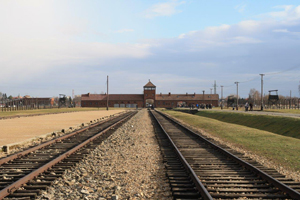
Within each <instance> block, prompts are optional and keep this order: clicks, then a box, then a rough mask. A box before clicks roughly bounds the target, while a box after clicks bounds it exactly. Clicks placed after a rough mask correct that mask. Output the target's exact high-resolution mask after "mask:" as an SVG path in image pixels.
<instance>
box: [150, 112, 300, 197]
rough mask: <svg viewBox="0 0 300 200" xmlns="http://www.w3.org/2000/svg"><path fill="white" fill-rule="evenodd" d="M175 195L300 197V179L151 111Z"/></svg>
mask: <svg viewBox="0 0 300 200" xmlns="http://www.w3.org/2000/svg"><path fill="white" fill-rule="evenodd" d="M151 113H152V116H153V119H154V123H155V124H156V126H155V127H156V137H157V139H158V141H159V143H160V145H161V151H162V154H163V156H164V162H165V166H166V169H167V176H168V177H169V182H170V186H171V188H172V193H173V197H174V199H239V198H240V199H300V193H299V191H300V183H299V182H295V181H294V180H291V179H288V178H285V176H283V175H281V174H279V173H278V172H277V171H275V170H274V169H268V168H266V167H263V166H261V165H260V164H258V163H256V162H255V161H253V160H251V159H249V158H247V157H244V156H243V155H242V154H238V153H236V152H235V153H233V152H231V151H230V150H228V149H224V148H221V147H219V146H217V145H215V144H214V143H212V142H211V141H209V140H207V139H206V138H204V137H202V136H200V135H198V134H196V133H194V132H193V131H191V130H189V129H188V128H187V127H184V126H183V125H181V124H180V123H179V122H177V121H175V120H173V119H171V118H169V117H167V116H166V115H164V114H163V113H160V112H157V111H151Z"/></svg>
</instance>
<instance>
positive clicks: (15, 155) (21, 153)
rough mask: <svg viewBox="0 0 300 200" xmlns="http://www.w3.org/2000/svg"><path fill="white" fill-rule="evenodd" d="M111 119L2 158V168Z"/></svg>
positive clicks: (0, 160)
mask: <svg viewBox="0 0 300 200" xmlns="http://www.w3.org/2000/svg"><path fill="white" fill-rule="evenodd" d="M116 117H118V116H116ZM116 117H114V118H116ZM114 118H111V119H114ZM111 119H106V120H103V121H100V122H98V123H95V124H93V125H90V126H88V127H85V128H82V129H80V130H78V131H74V132H72V133H69V134H66V135H63V136H60V137H58V138H54V139H52V140H49V141H47V142H45V143H42V144H39V145H37V146H34V147H31V148H29V149H27V150H25V151H22V152H18V153H15V154H12V155H10V156H7V157H5V158H2V159H0V166H1V165H2V164H4V163H6V162H9V161H11V160H14V159H16V158H20V157H21V156H25V155H27V154H29V153H31V152H33V151H35V150H38V149H41V148H44V147H46V146H48V145H50V144H53V143H56V142H58V141H60V140H64V139H66V138H69V137H71V136H73V135H76V134H78V133H81V132H83V131H86V130H88V129H89V128H93V127H95V126H98V125H100V124H103V123H105V122H107V121H109V120H111Z"/></svg>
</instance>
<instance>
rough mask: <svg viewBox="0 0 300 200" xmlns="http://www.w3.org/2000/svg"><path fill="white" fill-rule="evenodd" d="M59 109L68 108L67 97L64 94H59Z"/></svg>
mask: <svg viewBox="0 0 300 200" xmlns="http://www.w3.org/2000/svg"><path fill="white" fill-rule="evenodd" d="M58 107H59V108H61V107H67V97H66V95H64V94H59V99H58Z"/></svg>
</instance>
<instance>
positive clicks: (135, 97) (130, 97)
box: [81, 94, 144, 101]
mask: <svg viewBox="0 0 300 200" xmlns="http://www.w3.org/2000/svg"><path fill="white" fill-rule="evenodd" d="M81 100H82V101H84V100H107V95H106V94H82V95H81ZM109 100H114V101H143V100H144V95H143V94H109Z"/></svg>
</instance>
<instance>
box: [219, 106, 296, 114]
mask: <svg viewBox="0 0 300 200" xmlns="http://www.w3.org/2000/svg"><path fill="white" fill-rule="evenodd" d="M213 109H214V110H221V107H215V108H213ZM224 109H225V110H232V108H224ZM239 109H241V110H245V108H239ZM254 110H259V109H254ZM263 111H264V112H279V113H291V114H300V109H264V110H263Z"/></svg>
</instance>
